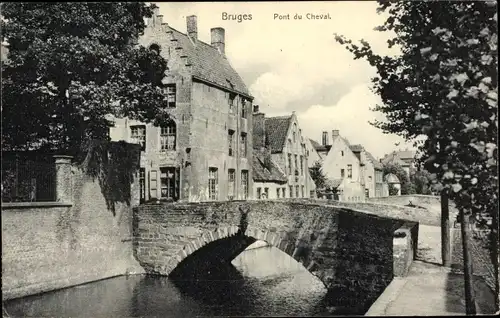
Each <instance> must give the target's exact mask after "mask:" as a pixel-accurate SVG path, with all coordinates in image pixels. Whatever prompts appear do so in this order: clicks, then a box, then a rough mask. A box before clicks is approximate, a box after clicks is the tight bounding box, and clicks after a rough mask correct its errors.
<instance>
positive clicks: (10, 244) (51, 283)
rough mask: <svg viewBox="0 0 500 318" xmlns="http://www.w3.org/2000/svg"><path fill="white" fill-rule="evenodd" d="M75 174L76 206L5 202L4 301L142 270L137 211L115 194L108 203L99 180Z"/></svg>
mask: <svg viewBox="0 0 500 318" xmlns="http://www.w3.org/2000/svg"><path fill="white" fill-rule="evenodd" d="M63 170H64V169H63ZM69 171H70V173H71V174H72V176H71V178H70V181H71V184H72V186H71V188H72V191H71V192H72V202H49V203H11V204H3V206H2V208H3V209H2V291H3V293H2V299H4V300H5V299H10V298H16V297H22V296H26V295H30V294H35V293H39V292H44V291H49V290H53V289H59V288H64V287H68V286H73V285H78V284H82V283H87V282H90V281H95V280H99V279H103V278H108V277H112V276H116V275H123V274H125V273H127V272H130V273H133V272H141V271H142V269H141V268H140V266H139V265H138V263H137V262H136V261H135V259H134V258H133V254H132V240H131V232H132V231H131V230H132V228H131V226H132V222H131V217H132V214H131V211H132V209H131V207H129V206H128V205H127V204H126V203H120V202H116V201H115V200H117V199H118V197H117V196H115V197H109V196H108V195H109V193H108V194H107V196H108V200H106V198H105V196H104V195H103V190H102V187H101V185H100V184H99V181H98V179H95V180H93V179H92V178H91V177H89V176H87V175H86V174H84V173H83V172H82V171H81V170H79V169H77V168H76V167H72V169H70V170H69ZM62 179H64V178H62ZM66 180H67V178H66ZM134 186H137V183H134ZM132 193H134V191H132ZM136 200H137V198H136V197H133V198H131V201H132V202H131V203H133V202H135V201H136ZM112 207H113V209H112Z"/></svg>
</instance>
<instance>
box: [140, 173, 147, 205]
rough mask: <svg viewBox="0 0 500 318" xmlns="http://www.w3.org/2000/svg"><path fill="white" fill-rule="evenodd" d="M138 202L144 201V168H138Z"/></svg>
mask: <svg viewBox="0 0 500 318" xmlns="http://www.w3.org/2000/svg"><path fill="white" fill-rule="evenodd" d="M139 191H140V199H139V200H140V202H144V201H146V169H144V168H140V169H139Z"/></svg>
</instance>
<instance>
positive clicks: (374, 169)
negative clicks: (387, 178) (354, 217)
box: [350, 145, 384, 198]
mask: <svg viewBox="0 0 500 318" xmlns="http://www.w3.org/2000/svg"><path fill="white" fill-rule="evenodd" d="M350 148H351V151H352V152H353V153H354V154H355V155H356V157H357V158H358V160H359V162H360V183H361V185H362V186H364V188H365V197H366V198H373V197H382V196H384V176H383V166H382V164H381V163H380V162H379V161H378V160H377V159H375V157H373V155H372V154H371V153H369V152H368V151H366V149H365V148H364V147H363V146H362V145H351V146H350Z"/></svg>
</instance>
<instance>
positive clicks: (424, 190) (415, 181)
mask: <svg viewBox="0 0 500 318" xmlns="http://www.w3.org/2000/svg"><path fill="white" fill-rule="evenodd" d="M410 183H411V185H412V186H413V187H414V189H415V193H416V194H432V191H431V174H430V173H429V172H428V171H427V170H417V171H415V172H414V173H413V174H412V175H410Z"/></svg>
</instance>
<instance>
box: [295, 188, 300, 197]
mask: <svg viewBox="0 0 500 318" xmlns="http://www.w3.org/2000/svg"><path fill="white" fill-rule="evenodd" d="M295 197H296V198H300V194H299V186H295Z"/></svg>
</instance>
